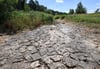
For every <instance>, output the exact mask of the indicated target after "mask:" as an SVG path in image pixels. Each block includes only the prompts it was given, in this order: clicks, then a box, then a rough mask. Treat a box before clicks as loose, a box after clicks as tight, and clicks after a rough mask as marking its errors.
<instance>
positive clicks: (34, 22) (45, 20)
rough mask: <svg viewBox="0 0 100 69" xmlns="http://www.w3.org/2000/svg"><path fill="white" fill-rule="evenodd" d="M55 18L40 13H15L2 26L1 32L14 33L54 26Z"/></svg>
mask: <svg viewBox="0 0 100 69" xmlns="http://www.w3.org/2000/svg"><path fill="white" fill-rule="evenodd" d="M52 23H53V16H52V15H50V14H46V13H43V12H38V11H30V12H23V11H14V12H13V13H12V14H11V16H10V18H9V19H8V20H7V21H5V23H3V24H2V25H0V26H1V27H0V31H2V32H14V33H16V32H17V31H21V30H24V29H34V28H37V27H38V26H40V25H44V24H52Z"/></svg>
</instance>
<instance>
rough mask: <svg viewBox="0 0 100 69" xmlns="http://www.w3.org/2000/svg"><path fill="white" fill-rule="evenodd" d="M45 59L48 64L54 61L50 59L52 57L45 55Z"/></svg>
mask: <svg viewBox="0 0 100 69" xmlns="http://www.w3.org/2000/svg"><path fill="white" fill-rule="evenodd" d="M43 61H44V62H45V63H47V64H50V63H52V62H53V61H52V60H51V59H50V57H48V56H44V58H43Z"/></svg>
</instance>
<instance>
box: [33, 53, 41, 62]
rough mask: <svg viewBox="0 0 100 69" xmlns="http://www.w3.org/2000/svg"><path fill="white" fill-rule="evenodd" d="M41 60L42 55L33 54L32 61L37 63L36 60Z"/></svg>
mask: <svg viewBox="0 0 100 69" xmlns="http://www.w3.org/2000/svg"><path fill="white" fill-rule="evenodd" d="M40 58H41V56H40V54H39V53H35V54H33V55H32V59H33V60H34V61H35V60H38V59H40Z"/></svg>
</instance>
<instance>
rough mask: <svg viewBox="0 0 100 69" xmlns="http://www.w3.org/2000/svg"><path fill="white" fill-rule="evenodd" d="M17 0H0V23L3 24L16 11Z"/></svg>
mask: <svg viewBox="0 0 100 69" xmlns="http://www.w3.org/2000/svg"><path fill="white" fill-rule="evenodd" d="M16 4H17V0H0V23H3V21H5V20H6V19H8V17H9V16H10V14H11V12H12V11H14V10H15V9H16Z"/></svg>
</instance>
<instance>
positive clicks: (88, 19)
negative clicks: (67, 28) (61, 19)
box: [66, 14, 100, 28]
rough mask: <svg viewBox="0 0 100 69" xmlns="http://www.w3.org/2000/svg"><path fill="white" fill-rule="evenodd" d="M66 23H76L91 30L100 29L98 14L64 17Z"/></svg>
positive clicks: (99, 15)
mask: <svg viewBox="0 0 100 69" xmlns="http://www.w3.org/2000/svg"><path fill="white" fill-rule="evenodd" d="M66 21H72V22H78V23H81V24H84V25H86V26H88V27H91V28H100V14H73V15H66Z"/></svg>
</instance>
